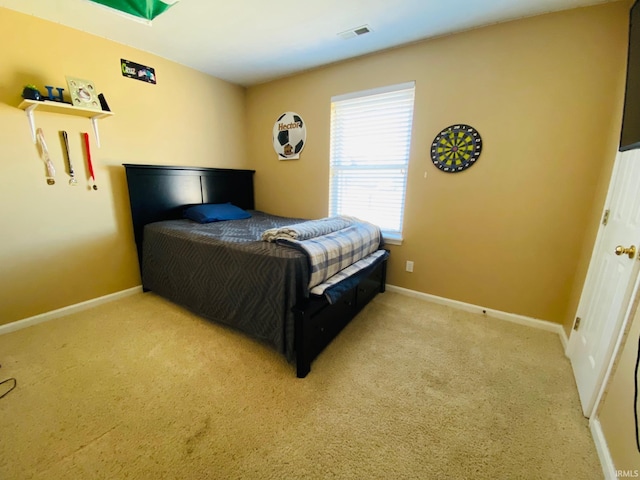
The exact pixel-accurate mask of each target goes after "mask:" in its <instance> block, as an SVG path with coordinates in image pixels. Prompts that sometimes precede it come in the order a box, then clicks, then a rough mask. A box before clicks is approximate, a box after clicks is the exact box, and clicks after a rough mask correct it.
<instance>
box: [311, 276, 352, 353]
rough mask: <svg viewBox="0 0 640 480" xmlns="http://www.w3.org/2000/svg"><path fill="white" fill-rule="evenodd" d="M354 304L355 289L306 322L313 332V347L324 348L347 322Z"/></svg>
mask: <svg viewBox="0 0 640 480" xmlns="http://www.w3.org/2000/svg"><path fill="white" fill-rule="evenodd" d="M355 303H356V289H355V288H352V289H351V290H349V291H347V292H346V293H345V294H344V295H342V297H340V299H339V300H338V301H337V302H336V303H335V304H334V305H332V306H331V308H329V307H330V306H329V304H327V305H326V306H325V308H322V309H321V310H319V311H318V312H316V313H315V314H314V315H312V316H311V318H310V319H309V320H308V327H307V328H310V329H311V330H312V331H313V332H314V335H313V336H314V337H315V340H316V341H314V344H315V346H318V347H320V350H321V349H322V348H324V345H326V344H327V343H328V342H329V341H331V339H333V338H334V337H335V336H336V335H337V334H338V333H340V330H342V329H343V328H344V326H345V325H346V324H347V323H348V322H349V319H350V317H351V316H352V315H353V310H354V308H355Z"/></svg>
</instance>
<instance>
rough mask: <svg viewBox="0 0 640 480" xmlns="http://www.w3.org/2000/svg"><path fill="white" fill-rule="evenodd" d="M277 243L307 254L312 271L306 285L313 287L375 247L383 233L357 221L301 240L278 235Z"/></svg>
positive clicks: (377, 228) (372, 250) (378, 244)
mask: <svg viewBox="0 0 640 480" xmlns="http://www.w3.org/2000/svg"><path fill="white" fill-rule="evenodd" d="M276 243H278V244H280V245H286V246H289V247H293V248H296V249H298V250H300V251H302V252H303V253H306V254H307V257H308V259H309V270H310V273H311V278H310V280H309V288H313V287H315V286H316V285H319V284H320V283H322V282H324V281H325V280H327V279H328V278H329V277H331V276H333V275H335V274H336V273H338V272H339V271H341V270H343V269H345V268H346V267H348V266H349V265H351V264H353V263H355V262H357V261H358V260H360V259H362V258H364V257H366V256H367V255H369V254H371V253H373V252H375V251H376V250H378V248H379V247H380V245H381V243H382V234H381V232H380V228H379V227H377V226H375V225H372V224H370V223H367V222H362V221H357V222H356V223H354V224H353V225H351V226H349V227H347V228H342V229H340V230H337V231H335V232H331V233H328V234H326V235H321V236H318V237H314V238H310V239H307V240H302V241H301V240H293V239H287V238H279V239H278V240H276Z"/></svg>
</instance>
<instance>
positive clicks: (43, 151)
mask: <svg viewBox="0 0 640 480" xmlns="http://www.w3.org/2000/svg"><path fill="white" fill-rule="evenodd" d="M36 141H37V142H38V146H39V147H40V148H39V149H38V150H39V153H40V158H42V161H43V162H44V164H45V165H46V166H47V185H53V184H55V183H56V180H55V178H54V177H55V176H56V169H55V168H54V167H53V162H52V161H51V157H49V150H48V149H47V143H46V142H45V141H44V133H42V129H41V128H39V129H38V130H37V131H36Z"/></svg>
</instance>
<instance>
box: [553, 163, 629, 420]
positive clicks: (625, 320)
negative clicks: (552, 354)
mask: <svg viewBox="0 0 640 480" xmlns="http://www.w3.org/2000/svg"><path fill="white" fill-rule="evenodd" d="M622 153H626V152H616V159H615V161H614V165H613V169H612V171H611V177H610V179H609V186H608V190H607V197H606V199H605V202H604V206H603V208H602V211H601V212H600V225H599V227H598V233H597V236H596V240H595V242H594V244H593V250H592V251H591V258H590V260H589V267H588V271H587V275H586V277H585V280H584V285H583V287H582V288H583V289H582V292H581V294H580V300H579V302H578V307H577V308H576V311H575V314H574V323H573V324H572V328H571V332H570V335H569V340H568V342H567V347H566V349H565V355H566V356H567V358H569V359H571V355H572V354H573V351H574V348H575V342H576V341H577V336H576V335H574V330H573V325H574V324H575V318H576V317H578V316H579V315H580V314H579V312H581V310H582V309H584V308H586V307H585V303H586V302H587V300H586V299H587V298H588V297H589V296H590V294H591V288H592V282H591V279H592V276H593V275H595V272H594V271H593V270H592V268H591V266H592V265H593V263H594V260H595V258H596V254H597V253H599V249H600V246H601V243H602V241H603V237H604V227H605V225H603V224H602V219H603V218H604V215H605V212H606V210H607V208H608V207H609V204H610V202H611V199H612V197H613V188H612V187H613V186H614V185H615V183H616V180H617V175H618V174H619V170H620V168H619V165H620V158H621V154H622ZM638 241H639V242H640V239H638ZM639 293H640V262H639V261H638V258H634V266H633V271H632V272H631V275H630V277H629V283H628V284H627V291H626V292H625V300H624V302H623V307H622V309H621V313H620V316H619V317H618V320H617V321H618V323H619V326H618V328H617V329H616V330H617V331H615V330H614V332H613V333H612V336H611V340H610V342H609V346H608V348H607V352H608V353H607V356H608V361H607V366H606V367H605V368H604V369H603V372H602V373H601V374H600V378H599V379H598V381H597V382H596V386H595V389H594V395H593V396H592V402H591V405H590V406H589V408H588V409H583V412H584V410H587V412H588V414H587V413H585V416H586V417H588V418H595V415H596V413H597V410H598V407H599V404H600V401H601V400H602V397H603V395H604V393H605V390H606V387H607V384H608V382H609V379H610V377H611V374H612V371H613V368H614V366H615V364H616V360H617V358H618V355H619V353H620V348H621V345H622V343H623V340H624V337H625V336H626V332H627V331H628V327H629V319H630V318H631V316H632V314H633V312H634V311H635V307H637V303H638V301H640V295H639ZM623 310H624V313H622V311H623ZM572 369H573V367H572Z"/></svg>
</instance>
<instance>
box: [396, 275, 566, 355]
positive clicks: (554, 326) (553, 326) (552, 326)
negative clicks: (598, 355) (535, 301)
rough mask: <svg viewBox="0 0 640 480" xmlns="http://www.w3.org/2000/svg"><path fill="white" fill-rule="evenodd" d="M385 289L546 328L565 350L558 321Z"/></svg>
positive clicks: (564, 337) (564, 339)
mask: <svg viewBox="0 0 640 480" xmlns="http://www.w3.org/2000/svg"><path fill="white" fill-rule="evenodd" d="M387 290H389V291H390V292H396V293H401V294H403V295H408V296H410V297H416V298H421V299H423V300H427V301H429V302H433V303H438V304H440V305H446V306H448V307H452V308H457V309H458V310H464V311H466V312H473V313H481V314H485V315H487V316H488V317H492V318H497V319H500V320H507V321H509V322H513V323H518V324H520V325H526V326H528V327H534V328H538V329H540V330H546V331H548V332H553V333H556V334H558V336H559V337H560V341H561V342H562V344H563V347H564V349H565V350H566V342H567V335H566V333H565V331H564V328H562V325H560V324H559V323H553V322H548V321H546V320H538V319H537V318H531V317H525V316H524V315H517V314H515V313H507V312H502V311H500V310H492V309H490V308H485V307H479V306H478V305H473V304H471V303H464V302H459V301H457V300H450V299H448V298H444V297H437V296H436V295H430V294H428V293H422V292H416V291H415V290H409V289H408V288H403V287H396V286H395V285H389V284H387Z"/></svg>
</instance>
